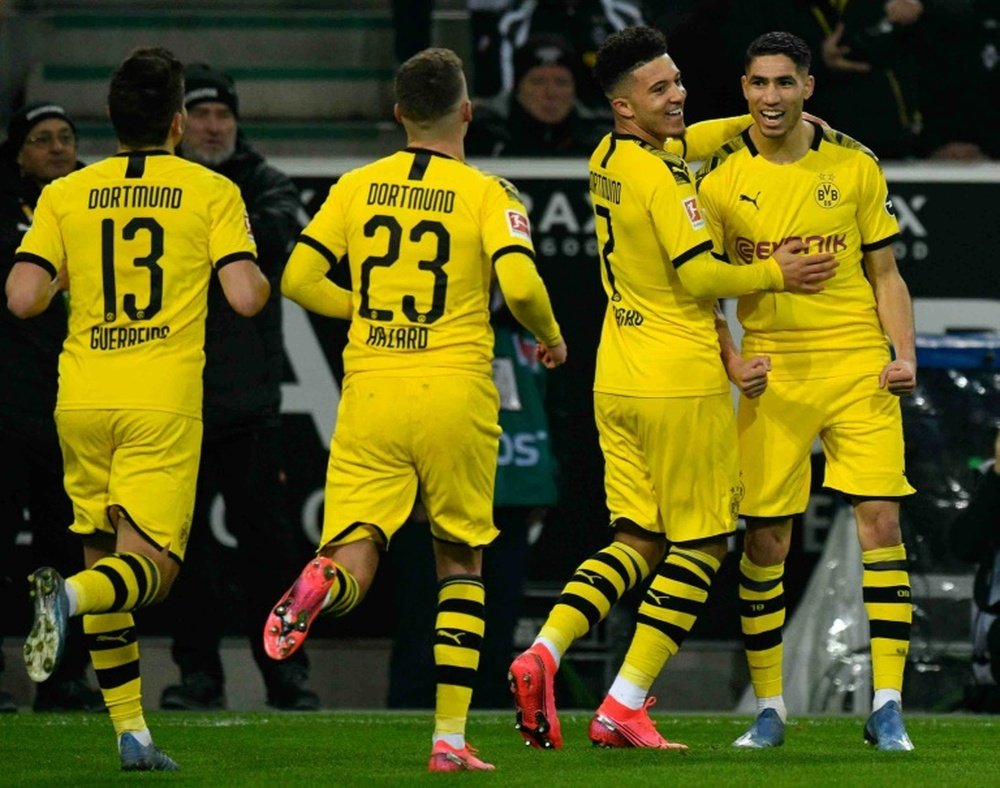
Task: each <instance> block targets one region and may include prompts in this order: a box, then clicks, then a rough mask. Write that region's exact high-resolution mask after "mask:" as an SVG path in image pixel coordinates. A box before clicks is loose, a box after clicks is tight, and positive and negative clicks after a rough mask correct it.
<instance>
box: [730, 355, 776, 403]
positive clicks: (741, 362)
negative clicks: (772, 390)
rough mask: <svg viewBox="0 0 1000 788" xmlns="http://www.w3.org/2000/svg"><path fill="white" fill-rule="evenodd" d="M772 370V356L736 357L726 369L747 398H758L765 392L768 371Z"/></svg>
mask: <svg viewBox="0 0 1000 788" xmlns="http://www.w3.org/2000/svg"><path fill="white" fill-rule="evenodd" d="M770 371H771V358H770V356H754V357H753V358H747V359H743V358H738V359H734V360H732V361H731V362H730V363H729V367H728V368H727V369H726V372H728V373H729V379H730V380H731V381H732V382H733V383H734V384H735V385H736V387H737V388H738V389H739V390H740V392H741V393H742V394H743V396H744V397H746V398H747V399H756V398H757V397H759V396H760V395H761V394H763V393H764V390H765V389H766V388H767V373H768V372H770Z"/></svg>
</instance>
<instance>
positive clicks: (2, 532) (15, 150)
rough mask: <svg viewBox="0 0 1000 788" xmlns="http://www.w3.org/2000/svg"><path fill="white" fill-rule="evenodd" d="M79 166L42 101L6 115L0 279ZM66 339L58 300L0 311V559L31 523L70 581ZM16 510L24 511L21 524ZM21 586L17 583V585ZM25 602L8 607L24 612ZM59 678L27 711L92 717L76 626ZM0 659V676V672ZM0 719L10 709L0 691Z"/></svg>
mask: <svg viewBox="0 0 1000 788" xmlns="http://www.w3.org/2000/svg"><path fill="white" fill-rule="evenodd" d="M82 166H83V164H81V163H80V162H78V161H77V158H76V129H75V128H74V126H73V121H72V120H71V119H70V117H69V116H68V115H67V114H66V111H65V110H64V109H63V108H62V107H60V106H59V105H57V104H53V103H51V102H35V103H32V104H28V105H27V106H25V107H23V108H21V109H20V110H18V111H17V112H15V113H14V116H13V117H12V118H11V120H10V125H9V127H8V130H7V140H6V141H5V142H4V143H3V145H2V146H0V172H2V177H0V184H2V185H0V277H2V279H3V280H4V281H6V279H7V274H9V273H10V269H11V266H13V264H14V252H15V251H16V250H17V247H18V246H20V244H21V238H22V237H23V236H24V233H25V232H26V231H27V229H28V227H29V226H30V225H31V220H32V216H33V214H34V210H35V205H36V203H37V202H38V197H39V195H40V194H41V192H42V189H43V188H44V187H45V185H46V184H48V183H50V182H51V181H53V180H55V179H56V178H61V177H62V176H63V175H68V174H69V173H71V172H72V171H73V170H75V169H77V168H79V167H82ZM65 338H66V302H65V301H64V300H63V299H62V298H54V299H53V300H52V303H51V304H50V305H49V307H48V309H46V310H45V311H44V312H43V313H42V314H41V315H39V316H38V317H36V318H34V319H32V320H28V321H24V320H18V319H17V318H16V317H14V316H13V315H12V314H11V313H10V311H9V310H8V309H7V307H6V304H4V305H3V306H0V379H2V380H3V386H0V561H3V562H5V563H6V562H7V560H8V559H10V558H11V557H12V556H13V553H14V544H15V538H16V536H17V532H18V531H21V530H26V529H27V528H28V526H29V524H30V529H31V533H32V542H31V544H32V558H33V560H34V561H35V562H36V563H40V564H48V565H52V566H55V567H56V568H57V569H59V570H60V571H61V572H64V573H67V574H72V573H73V572H75V571H77V570H79V569H82V568H83V562H82V560H81V558H80V548H79V546H78V545H77V544H76V540H75V539H73V538H72V537H70V536H69V532H68V531H67V530H66V529H67V528H68V527H69V525H70V523H72V522H73V507H72V505H71V504H70V501H69V498H68V497H67V495H66V491H65V489H64V488H63V463H62V455H61V453H60V451H59V439H58V437H57V436H56V424H55V420H54V418H53V412H54V411H55V406H56V385H57V381H58V370H57V362H58V358H59V351H60V350H61V348H62V343H63V340H64V339H65ZM24 512H27V513H28V515H29V517H28V523H26V522H25V517H24ZM11 569H13V567H8V566H3V567H2V568H0V586H2V591H3V592H4V593H3V594H0V598H4V597H7V596H8V595H11V596H13V593H14V589H17V591H18V592H20V591H21V589H23V584H22V583H16V584H13V585H11V584H10V578H11V577H12V572H11V571H10V570H11ZM18 579H20V578H18ZM26 601H27V598H26V597H25V598H24V599H23V600H19V601H18V602H17V603H13V601H10V602H6V600H5V602H6V604H5V605H4V607H5V608H10V607H12V606H13V604H20V605H23V604H24V602H26ZM70 631H71V635H70V637H69V640H68V642H67V646H66V648H67V652H66V655H65V657H64V659H63V662H62V665H61V666H60V668H59V670H58V671H57V672H56V673H55V674H54V675H53V676H52V677H51V678H49V679H48V680H46V681H43V682H42V683H40V684H39V685H38V687H37V692H36V694H35V700H34V704H33V708H34V710H35V711H101V710H103V709H104V702H103V701H102V699H101V694H100V693H99V692H98V691H97V690H95V689H92V688H91V687H89V686H88V685H87V680H86V678H85V671H86V667H87V663H88V661H89V657H88V655H87V650H86V648H85V646H84V642H83V632H82V631H81V630H80V623H79V622H78V621H75V622H73V626H72V627H71V629H70ZM3 667H4V665H3V652H2V651H0V673H2V672H3ZM0 711H16V706H15V705H14V702H13V699H12V698H11V696H10V695H9V693H6V692H2V691H0Z"/></svg>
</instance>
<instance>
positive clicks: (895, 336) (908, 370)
mask: <svg viewBox="0 0 1000 788" xmlns="http://www.w3.org/2000/svg"><path fill="white" fill-rule="evenodd" d="M864 266H865V272H866V273H867V274H868V280H869V281H870V282H871V284H872V289H873V290H874V292H875V304H876V310H877V311H878V319H879V321H880V322H881V323H882V330H883V331H885V333H886V335H887V336H888V337H889V341H890V342H891V343H892V350H893V355H894V358H893V360H892V361H891V362H889V363H888V364H887V365H886V366H885V369H883V370H882V374H881V375H880V376H879V387H880V388H888V390H889V392H890V393H891V394H896V395H898V396H902V395H905V394H912V393H913V390H914V388H916V385H917V351H916V343H915V339H914V328H913V303H912V302H911V301H910V291H909V290H908V289H907V287H906V282H904V281H903V277H902V276H900V274H899V268H898V266H897V265H896V256H895V255H894V254H893V252H892V246H891V245H890V244H886V245H885V246H882V247H879V248H878V249H870V250H867V251H865V253H864Z"/></svg>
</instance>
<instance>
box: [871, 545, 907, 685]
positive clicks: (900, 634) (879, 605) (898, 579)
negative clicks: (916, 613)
mask: <svg viewBox="0 0 1000 788" xmlns="http://www.w3.org/2000/svg"><path fill="white" fill-rule="evenodd" d="M861 560H862V562H863V564H864V573H863V574H862V576H861V589H862V594H863V596H864V601H865V612H866V613H868V632H869V635H870V636H871V643H872V645H871V649H872V685H873V687H874V688H875V689H876V690H880V689H892V690H897V691H902V689H903V669H904V668H905V667H906V655H907V654H908V653H909V651H910V624H911V623H912V621H913V603H912V602H911V600H910V576H909V574H908V573H907V571H906V570H907V563H906V548H905V547H904V546H903V545H901V544H898V545H894V546H893V547H880V548H877V549H875V550H865V551H864V552H863V553H862V554H861Z"/></svg>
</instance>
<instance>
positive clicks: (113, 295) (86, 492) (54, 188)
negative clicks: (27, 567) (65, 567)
mask: <svg viewBox="0 0 1000 788" xmlns="http://www.w3.org/2000/svg"><path fill="white" fill-rule="evenodd" d="M183 101H184V69H183V66H182V65H181V63H180V62H179V61H177V60H176V59H175V58H174V57H173V55H171V54H170V53H169V52H168V51H166V50H164V49H160V48H149V49H137V50H135V51H134V52H132V54H131V55H130V56H129V57H128V58H127V59H126V60H125V61H124V62H123V63H122V64H121V65H120V66H119V67H118V68H117V69H116V71H115V73H114V75H113V76H112V78H111V85H110V89H109V91H108V114H109V116H110V118H111V123H112V125H113V126H114V128H115V133H116V134H117V136H118V141H119V148H118V153H117V154H116V155H114V156H111V157H110V158H107V159H104V160H103V161H101V162H98V163H96V164H92V165H90V166H89V167H85V168H84V169H82V170H79V171H77V172H75V173H73V174H71V175H67V176H66V177H65V178H61V179H60V180H58V181H55V182H53V183H51V184H49V185H48V186H47V187H46V188H45V190H44V191H43V192H42V196H41V198H40V199H39V201H38V205H37V207H36V210H35V215H34V221H33V223H32V226H31V229H30V230H28V232H27V234H26V235H25V237H24V240H23V242H22V243H21V246H20V248H19V249H18V251H17V253H16V255H15V264H14V267H13V269H12V271H11V274H10V277H9V278H8V279H7V286H6V288H7V305H8V308H9V309H10V310H11V312H13V313H14V314H15V315H17V316H18V317H31V316H33V315H36V314H39V313H41V312H43V311H44V310H45V309H46V308H47V307H48V305H49V302H50V301H51V299H52V298H53V296H54V295H55V294H56V293H57V292H58V291H59V289H60V288H68V289H69V290H70V293H71V300H72V308H71V309H70V315H69V328H68V336H67V338H66V342H65V344H64V346H63V350H62V353H61V355H60V357H59V392H58V400H57V404H56V427H57V430H58V433H59V441H60V445H61V447H62V453H63V457H64V460H65V484H66V491H67V493H68V494H69V497H70V500H71V501H72V502H73V513H74V522H73V524H72V526H71V527H70V530H72V531H73V532H75V533H77V534H79V535H80V536H81V537H83V551H84V562H85V565H86V567H87V568H86V569H84V570H83V571H81V572H78V573H77V574H74V575H72V576H71V577H68V578H65V580H64V579H63V578H62V576H60V575H59V573H58V572H56V571H55V570H54V569H52V568H50V567H43V568H41V569H37V570H36V571H35V572H34V573H33V574H32V575H31V577H30V578H29V579H30V582H31V584H32V593H33V595H34V598H35V620H34V624H33V626H32V628H31V632H30V634H29V635H28V639H27V641H26V643H25V646H24V657H25V663H26V665H27V668H28V675H29V676H30V677H31V678H32V679H33V680H35V681H43V680H44V679H45V678H47V677H48V676H49V675H50V674H51V673H52V671H53V670H54V669H55V667H56V665H57V664H58V663H59V659H60V657H61V655H62V651H63V645H64V643H65V635H66V621H67V619H68V618H69V617H70V616H83V617H84V621H83V626H84V632H85V633H86V637H87V640H88V645H89V648H90V654H91V659H92V660H93V663H94V669H95V671H96V673H97V680H98V683H99V685H100V688H101V692H102V693H103V695H104V702H105V705H106V706H107V708H108V712H109V713H110V715H111V721H112V723H113V724H114V728H115V732H116V734H117V735H118V751H119V755H120V758H121V767H122V769H124V770H171V771H172V770H175V769H177V764H176V763H174V761H173V760H171V759H170V758H169V757H168V756H166V755H165V754H163V753H162V752H160V751H159V750H158V749H157V748H156V746H155V745H154V744H153V742H152V740H151V737H150V733H149V729H148V728H147V726H146V722H145V720H144V718H143V712H142V705H141V699H140V692H141V687H140V683H141V679H140V674H139V647H138V642H137V639H136V631H135V626H134V623H133V619H132V612H133V611H134V610H137V609H139V608H141V607H144V606H146V605H149V604H151V603H153V602H158V601H160V600H162V599H163V598H164V597H165V596H166V595H167V592H168V591H169V589H170V585H171V584H172V583H173V581H174V578H175V577H176V576H177V572H178V570H179V569H180V564H181V561H182V560H183V558H184V550H185V546H186V544H187V539H188V530H189V526H190V523H191V510H192V506H193V502H194V491H195V479H196V477H197V475H198V460H199V450H200V446H201V433H202V426H201V405H202V379H201V375H202V366H203V364H204V351H203V347H204V344H205V311H206V306H205V305H206V293H207V290H208V283H209V277H210V276H211V274H212V268H213V267H214V268H215V271H216V272H217V274H218V276H219V281H220V282H221V284H222V288H223V290H224V291H225V293H226V297H227V299H228V300H229V302H230V304H232V306H233V308H234V309H236V311H237V312H239V313H240V314H242V315H246V316H249V315H253V314H255V313H256V312H257V311H259V310H260V308H261V307H262V306H263V305H264V302H265V300H266V299H267V296H268V293H269V289H270V288H269V286H268V283H267V280H266V279H265V278H264V276H263V275H262V274H261V272H260V270H259V269H258V267H257V265H256V263H255V262H254V253H255V248H254V243H253V239H252V238H251V237H250V235H249V233H248V231H247V228H248V226H249V224H248V222H247V218H246V212H245V210H244V207H243V201H242V200H241V199H240V194H239V190H238V189H237V188H236V186H235V185H233V184H232V183H231V182H230V181H229V180H228V179H226V178H223V177H222V176H220V175H216V174H214V173H211V172H209V171H208V170H207V169H205V168H204V167H201V166H200V165H197V164H192V163H190V162H186V161H184V160H182V159H180V158H177V157H175V156H173V155H172V153H173V150H174V147H175V146H176V145H177V143H178V142H179V141H180V139H181V136H182V134H183V132H184V119H185V114H184V105H183ZM197 614H198V613H197V611H192V615H197Z"/></svg>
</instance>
